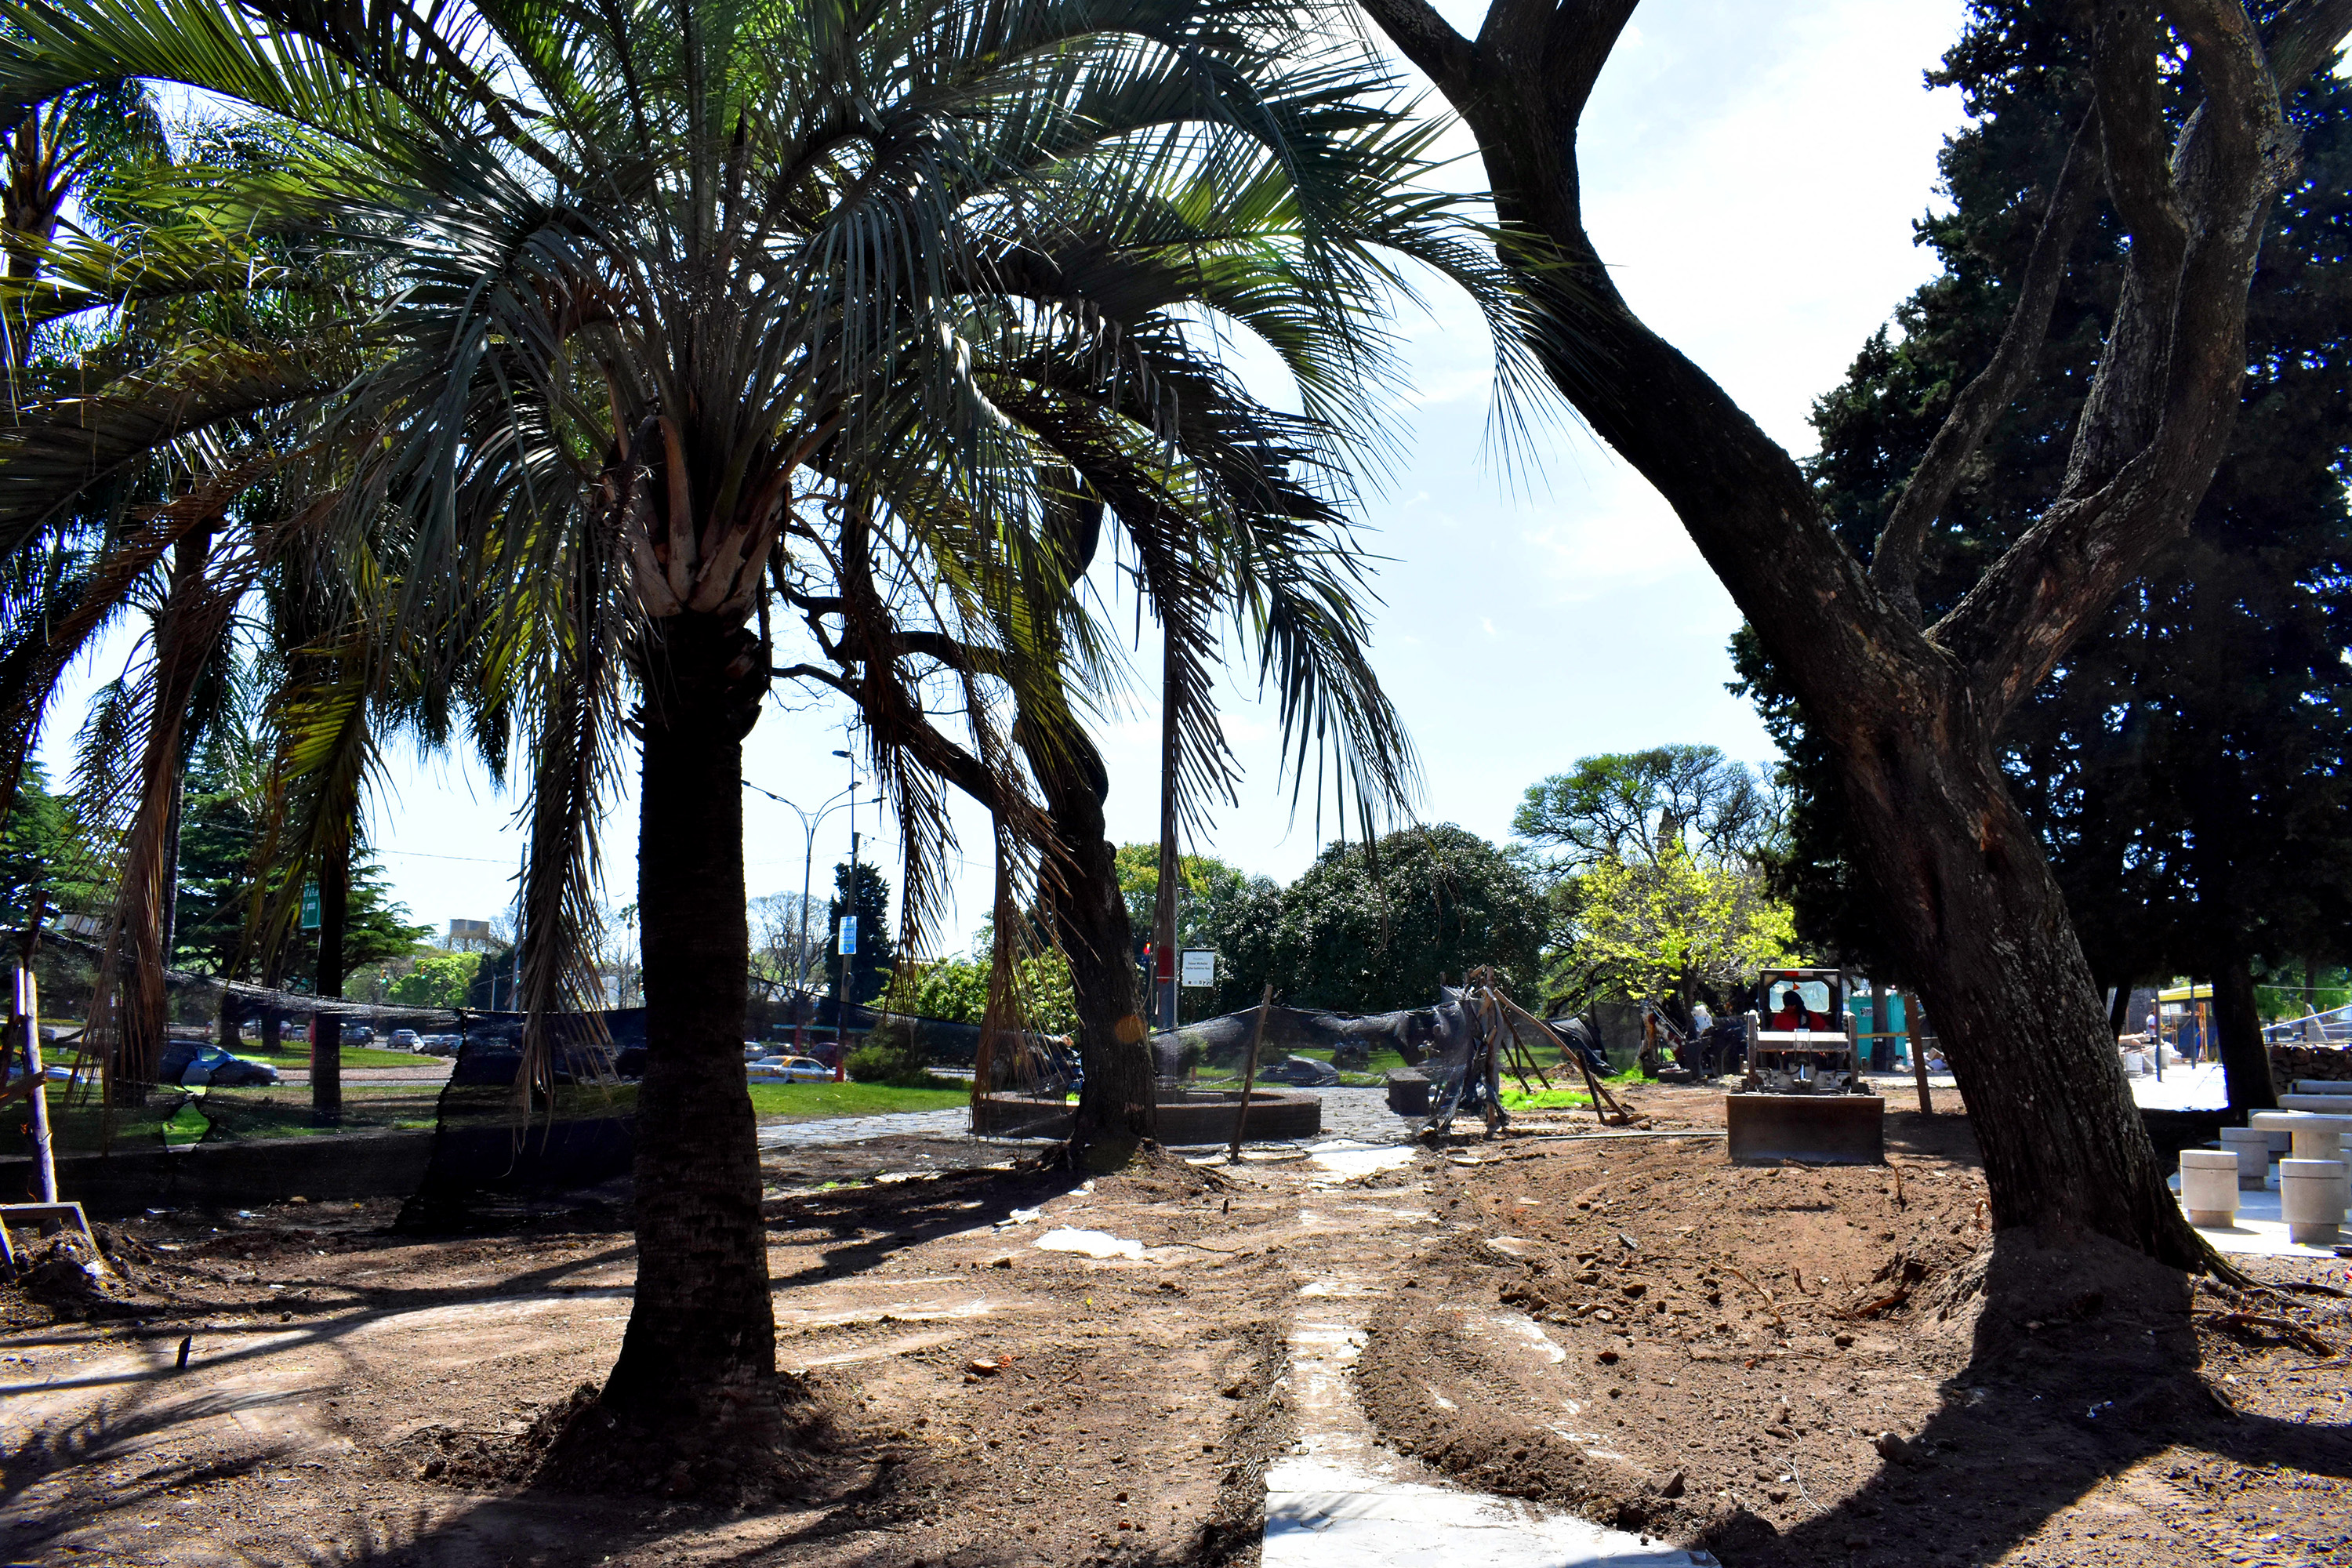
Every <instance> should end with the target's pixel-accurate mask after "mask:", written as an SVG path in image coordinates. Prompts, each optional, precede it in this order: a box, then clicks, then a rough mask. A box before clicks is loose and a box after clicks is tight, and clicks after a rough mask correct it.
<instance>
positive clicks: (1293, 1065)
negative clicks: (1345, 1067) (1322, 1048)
mask: <svg viewBox="0 0 2352 1568" xmlns="http://www.w3.org/2000/svg"><path fill="white" fill-rule="evenodd" d="M1257 1077H1258V1081H1259V1082H1260V1083H1287V1084H1297V1085H1302V1086H1305V1087H1307V1088H1312V1089H1328V1088H1329V1087H1330V1086H1331V1085H1332V1084H1335V1083H1338V1082H1339V1068H1335V1067H1333V1066H1332V1065H1331V1064H1330V1063H1329V1062H1322V1061H1317V1060H1316V1059H1315V1058H1313V1057H1285V1058H1283V1059H1282V1060H1280V1061H1278V1062H1274V1063H1270V1064H1268V1065H1266V1066H1265V1067H1261V1068H1258V1069H1257Z"/></svg>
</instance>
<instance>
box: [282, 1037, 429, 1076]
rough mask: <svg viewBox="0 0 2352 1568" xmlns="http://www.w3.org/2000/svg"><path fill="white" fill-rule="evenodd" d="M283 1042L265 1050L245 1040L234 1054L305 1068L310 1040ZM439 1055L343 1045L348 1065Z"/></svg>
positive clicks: (422, 1060) (392, 1064) (408, 1064)
mask: <svg viewBox="0 0 2352 1568" xmlns="http://www.w3.org/2000/svg"><path fill="white" fill-rule="evenodd" d="M283 1043H284V1045H285V1047H286V1048H285V1049H283V1050H279V1051H265V1050H263V1049H262V1048H261V1042H260V1041H258V1040H247V1041H244V1042H242V1043H240V1044H239V1045H238V1047H237V1048H236V1054H237V1055H238V1056H240V1057H242V1058H245V1059H246V1060H247V1061H249V1062H263V1063H266V1064H268V1066H270V1067H274V1068H277V1069H278V1071H280V1072H283V1071H285V1070H286V1069H287V1068H304V1069H306V1070H307V1069H308V1068H309V1067H310V1043H309V1042H308V1041H306V1040H287V1041H285V1042H283ZM441 1059H443V1058H439V1057H420V1056H416V1055H415V1054H413V1053H411V1052H408V1051H380V1050H377V1049H376V1048H375V1047H373V1046H345V1047H343V1065H344V1066H345V1067H347V1068H415V1067H430V1066H431V1065H432V1064H433V1063H435V1062H436V1061H439V1060H441Z"/></svg>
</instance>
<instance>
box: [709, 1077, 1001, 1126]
mask: <svg viewBox="0 0 2352 1568" xmlns="http://www.w3.org/2000/svg"><path fill="white" fill-rule="evenodd" d="M970 1103H971V1089H968V1088H966V1087H964V1086H962V1085H961V1084H959V1085H956V1086H955V1087H953V1088H950V1089H899V1088H898V1087H896V1086H895V1085H892V1084H887V1083H755V1084H753V1085H752V1086H751V1109H752V1110H753V1111H754V1112H756V1113H757V1114H758V1115H759V1117H760V1119H761V1121H774V1120H777V1119H780V1118H787V1117H789V1118H800V1117H817V1116H888V1115H892V1114H894V1113H896V1112H898V1111H905V1110H950V1109H951V1108H953V1107H956V1106H960V1105H968V1104H970Z"/></svg>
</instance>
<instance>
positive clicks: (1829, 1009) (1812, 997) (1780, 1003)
mask: <svg viewBox="0 0 2352 1568" xmlns="http://www.w3.org/2000/svg"><path fill="white" fill-rule="evenodd" d="M1845 992H1846V984H1845V975H1844V973H1843V972H1842V971H1839V970H1835V969H1773V970H1766V971H1765V972H1764V973H1762V974H1761V975H1759V977H1758V982H1757V993H1758V1001H1757V1012H1758V1013H1759V1015H1760V1016H1761V1017H1762V1019H1763V1027H1764V1028H1765V1029H1767V1030H1769V1031H1772V1032H1775V1033H1794V1032H1795V1031H1797V1030H1800V1029H1802V1030H1805V1031H1808V1032H1810V1033H1812V1034H1816V1035H1826V1034H1832V1033H1838V1034H1842V1033H1843V1032H1844V1030H1845V1027H1846V1022H1845Z"/></svg>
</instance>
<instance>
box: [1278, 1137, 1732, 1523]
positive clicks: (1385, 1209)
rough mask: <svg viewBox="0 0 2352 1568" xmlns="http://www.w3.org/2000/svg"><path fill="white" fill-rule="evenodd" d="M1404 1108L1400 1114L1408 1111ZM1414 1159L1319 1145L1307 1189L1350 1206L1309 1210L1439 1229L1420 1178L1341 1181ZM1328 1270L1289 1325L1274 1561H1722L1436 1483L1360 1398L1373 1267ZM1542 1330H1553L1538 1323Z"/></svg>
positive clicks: (1394, 1242)
mask: <svg viewBox="0 0 2352 1568" xmlns="http://www.w3.org/2000/svg"><path fill="white" fill-rule="evenodd" d="M1400 1120H1401V1119H1400ZM1414 1158H1415V1156H1414V1153H1413V1152H1412V1150H1411V1149H1410V1148H1409V1147H1396V1146H1389V1147H1382V1146H1381V1145H1378V1144H1371V1143H1367V1142H1360V1141H1358V1140H1355V1139H1349V1138H1338V1139H1328V1140H1326V1141H1324V1142H1319V1143H1317V1144H1315V1145H1312V1146H1311V1147H1310V1149H1309V1151H1308V1160H1309V1163H1311V1164H1312V1165H1314V1166H1315V1167H1317V1168H1318V1170H1319V1171H1320V1172H1322V1173H1325V1174H1322V1175H1320V1176H1318V1177H1317V1178H1314V1179H1313V1186H1314V1187H1315V1188H1317V1189H1320V1190H1322V1191H1323V1192H1324V1193H1326V1194H1328V1195H1327V1196H1326V1197H1325V1198H1323V1199H1322V1200H1321V1201H1316V1200H1311V1199H1310V1200H1309V1201H1310V1203H1312V1204H1313V1207H1314V1208H1315V1209H1316V1210H1323V1209H1325V1207H1326V1205H1329V1206H1330V1208H1331V1209H1332V1210H1335V1211H1336V1210H1339V1209H1340V1208H1343V1207H1344V1209H1345V1210H1346V1211H1347V1212H1346V1213H1345V1215H1344V1216H1343V1215H1340V1214H1339V1213H1337V1212H1332V1213H1326V1214H1313V1213H1309V1214H1302V1215H1301V1216H1300V1217H1301V1218H1302V1219H1305V1220H1307V1222H1308V1223H1310V1224H1328V1225H1330V1226H1334V1227H1335V1228H1337V1227H1342V1226H1344V1227H1345V1228H1347V1229H1348V1230H1350V1231H1353V1232H1354V1233H1355V1234H1356V1235H1357V1236H1359V1237H1364V1236H1370V1235H1373V1234H1375V1233H1379V1234H1381V1247H1383V1249H1384V1250H1385V1249H1397V1250H1401V1249H1402V1248H1403V1247H1408V1246H1410V1245H1411V1239H1410V1238H1411V1237H1412V1233H1414V1232H1416V1231H1418V1232H1421V1233H1423V1235H1426V1234H1428V1229H1429V1227H1430V1226H1432V1225H1433V1216H1432V1215H1430V1214H1429V1213H1428V1212H1427V1211H1426V1210H1424V1209H1422V1208H1421V1207H1420V1206H1419V1205H1421V1204H1423V1203H1424V1202H1426V1201H1427V1193H1426V1189H1425V1188H1423V1187H1421V1186H1419V1185H1417V1184H1416V1185H1415V1186H1412V1187H1401V1188H1386V1189H1382V1188H1378V1187H1373V1188H1363V1187H1359V1188H1353V1189H1342V1188H1340V1186H1339V1184H1341V1183H1344V1182H1346V1181H1348V1180H1349V1179H1351V1178H1354V1177H1359V1176H1362V1175H1365V1174H1369V1173H1371V1172H1374V1171H1381V1170H1390V1169H1396V1168H1400V1167H1402V1166H1405V1165H1408V1164H1410V1163H1412V1161H1413V1159H1414ZM1323 1264H1324V1267H1325V1268H1326V1272H1325V1273H1324V1274H1323V1277H1322V1278H1319V1279H1314V1280H1311V1281H1309V1282H1308V1283H1307V1285H1306V1286H1304V1287H1303V1288H1302V1289H1300V1291H1299V1293H1298V1304H1297V1308H1296V1309H1295V1315H1294V1316H1293V1318H1292V1321H1291V1328H1290V1373H1289V1380H1290V1405H1291V1409H1292V1412H1293V1414H1294V1415H1295V1416H1296V1417H1297V1422H1298V1440H1297V1444H1296V1445H1295V1446H1294V1447H1293V1448H1292V1450H1291V1452H1290V1453H1289V1454H1287V1455H1286V1456H1284V1457H1283V1458H1281V1459H1279V1460H1277V1461H1276V1462H1275V1463H1274V1464H1273V1465H1270V1466H1268V1467H1267V1468H1266V1472H1265V1542H1264V1555H1263V1557H1262V1559H1261V1561H1262V1562H1263V1563H1264V1564H1265V1568H1465V1564H1466V1565H1470V1568H1637V1565H1638V1568H1713V1564H1714V1563H1715V1559H1714V1558H1712V1557H1710V1556H1708V1555H1707V1554H1706V1553H1705V1552H1685V1551H1682V1550H1680V1549H1678V1548H1675V1547H1672V1546H1667V1545H1665V1544H1664V1543H1661V1542H1652V1541H1650V1540H1649V1539H1648V1538H1647V1537H1644V1536H1638V1535H1632V1534H1628V1533H1627V1532H1626V1531H1622V1530H1608V1529H1604V1528H1602V1527H1601V1526H1600V1525H1597V1524H1594V1523H1592V1522H1591V1521H1587V1520H1584V1519H1580V1518H1579V1517H1577V1516H1576V1515H1574V1514H1570V1513H1565V1512H1562V1511H1560V1510H1556V1509H1549V1508H1543V1507H1539V1506H1538V1505H1536V1504H1533V1503H1528V1502H1524V1501H1521V1500H1518V1499H1516V1498H1501V1497H1495V1496H1491V1495H1489V1494H1487V1493H1485V1492H1477V1491H1469V1490H1465V1489H1458V1488H1455V1487H1451V1486H1444V1485H1436V1484H1433V1482H1435V1481H1436V1480H1437V1479H1438V1478H1436V1477H1434V1476H1433V1475H1431V1474H1430V1473H1429V1472H1428V1471H1426V1470H1424V1469H1423V1468H1422V1467H1421V1466H1420V1465H1419V1464H1418V1463H1417V1462H1416V1461H1414V1460H1412V1459H1409V1458H1405V1457H1403V1456H1402V1455H1400V1454H1397V1453H1396V1452H1394V1451H1393V1450H1391V1449H1388V1448H1385V1447H1381V1444H1380V1442H1379V1439H1378V1436H1377V1435H1376V1434H1375V1433H1374V1431H1373V1429H1372V1426H1371V1423H1370V1420H1369V1419H1368V1418H1367V1417H1366V1416H1365V1415H1364V1413H1363V1410H1362V1409H1361V1407H1360V1406H1359V1405H1357V1403H1356V1398H1355V1394H1354V1391H1353V1388H1352V1387H1351V1385H1350V1380H1349V1373H1348V1369H1349V1363H1351V1362H1353V1361H1354V1360H1355V1359H1356V1354H1357V1352H1359V1351H1360V1350H1362V1349H1363V1346H1364V1329H1363V1321H1364V1319H1365V1317H1366V1316H1367V1315H1368V1314H1369V1312H1370V1309H1371V1305H1372V1298H1371V1292H1372V1289H1373V1286H1372V1279H1373V1276H1372V1275H1370V1273H1368V1272H1367V1271H1366V1270H1365V1269H1364V1268H1362V1267H1361V1266H1360V1265H1357V1264H1354V1263H1351V1262H1350V1261H1349V1258H1348V1249H1345V1248H1334V1249H1332V1250H1331V1252H1330V1253H1329V1254H1328V1256H1327V1258H1325V1259H1324V1260H1323ZM1528 1327H1529V1328H1534V1329H1536V1332H1537V1333H1538V1336H1540V1334H1541V1332H1542V1331H1541V1329H1540V1328H1538V1327H1537V1326H1536V1325H1534V1324H1532V1323H1531V1324H1528Z"/></svg>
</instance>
